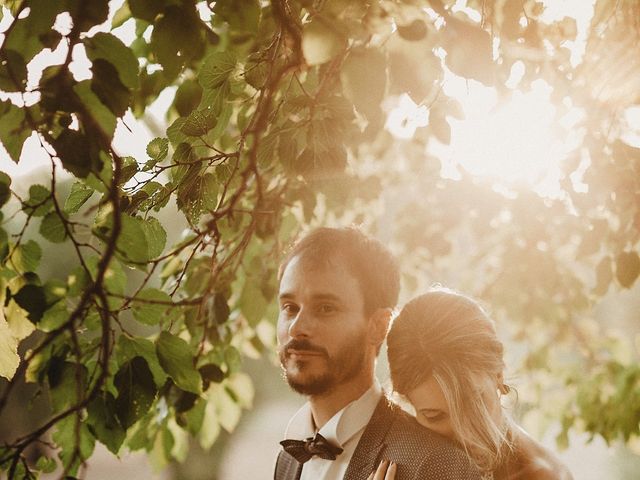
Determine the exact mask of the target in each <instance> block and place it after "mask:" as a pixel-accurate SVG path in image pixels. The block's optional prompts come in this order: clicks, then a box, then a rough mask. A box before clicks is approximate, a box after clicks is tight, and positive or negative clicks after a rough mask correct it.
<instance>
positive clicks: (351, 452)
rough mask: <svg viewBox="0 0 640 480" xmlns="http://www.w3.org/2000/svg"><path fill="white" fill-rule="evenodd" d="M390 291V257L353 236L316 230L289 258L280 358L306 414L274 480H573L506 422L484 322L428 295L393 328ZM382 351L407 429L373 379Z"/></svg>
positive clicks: (394, 285)
mask: <svg viewBox="0 0 640 480" xmlns="http://www.w3.org/2000/svg"><path fill="white" fill-rule="evenodd" d="M399 289H400V275H399V271H398V267H397V264H396V261H395V259H394V258H393V256H392V255H391V253H390V252H389V251H388V249H387V248H386V247H385V246H384V245H382V244H381V243H380V242H378V241H377V240H375V239H372V238H370V237H367V236H365V235H364V234H363V233H361V232H360V231H358V230H357V229H353V228H342V229H334V228H320V229H317V230H315V231H313V232H311V233H310V234H309V235H307V236H306V237H305V238H303V239H302V240H301V241H299V242H298V243H297V244H296V245H294V247H293V248H292V250H291V252H290V253H289V254H288V256H287V257H286V258H285V260H284V262H283V264H282V265H281V268H280V289H279V306H280V308H279V312H280V313H279V317H278V350H279V356H280V362H281V364H282V368H283V371H284V375H285V378H286V380H287V382H288V384H289V385H290V386H291V388H293V389H294V390H295V391H296V392H298V393H301V394H303V395H305V396H307V398H308V402H307V403H306V404H305V405H304V406H303V407H302V408H301V409H300V410H299V411H298V412H297V413H296V414H295V415H294V416H293V418H292V419H291V421H290V422H289V425H288V427H287V430H286V433H285V440H283V441H282V442H281V444H282V450H281V451H280V453H279V455H278V458H277V462H276V467H275V475H274V478H275V480H298V479H300V480H329V479H342V478H344V479H347V480H394V479H395V480H409V479H413V480H423V479H424V480H429V479H431V480H449V479H469V480H471V479H494V480H501V479H509V480H515V479H522V480H531V479H535V480H538V479H541V480H546V479H561V480H564V479H570V478H571V475H570V473H569V472H568V471H567V470H566V468H565V467H564V466H563V465H562V464H561V463H560V462H559V461H558V460H557V458H556V457H555V456H554V455H553V453H551V452H550V451H548V450H546V449H545V448H544V447H542V446H541V445H540V444H539V443H537V442H536V441H535V440H533V439H532V438H531V437H529V436H528V435H527V434H526V432H524V430H522V429H521V428H520V427H518V426H517V425H516V424H515V423H513V422H512V421H511V420H510V419H509V418H508V417H507V416H506V415H505V414H504V412H503V410H502V407H501V404H500V396H501V395H504V394H506V393H508V391H509V387H508V386H506V385H505V383H504V380H503V376H502V372H503V368H504V364H503V361H502V344H501V343H500V341H499V340H498V339H497V337H496V333H495V330H494V327H493V323H492V321H491V320H490V319H489V317H488V316H487V315H486V314H485V312H484V311H483V310H482V308H481V307H480V306H479V305H478V304H477V303H476V302H474V301H473V300H472V299H470V298H468V297H465V296H463V295H459V294H457V293H453V292H449V291H446V290H437V291H431V292H428V293H426V294H424V295H421V296H419V297H417V298H415V299H413V300H412V301H410V302H409V303H408V304H407V305H406V306H405V307H404V308H403V309H402V311H401V312H400V314H399V315H398V317H397V318H396V319H395V320H394V321H393V324H392V325H391V327H389V325H390V323H391V316H392V311H393V309H394V307H395V306H396V303H397V300H398V293H399ZM387 333H388V335H387ZM385 338H386V339H387V347H388V357H389V366H390V372H391V381H392V384H393V390H394V391H395V392H396V393H397V394H399V395H400V396H401V397H402V398H404V400H406V401H407V402H408V403H409V404H411V405H412V407H413V409H414V411H415V417H414V416H411V415H409V414H407V413H405V412H404V411H403V410H402V409H400V407H399V406H397V405H396V404H394V403H393V402H392V401H391V400H389V399H388V398H387V396H386V395H385V393H384V392H383V391H382V389H381V387H380V385H379V384H378V382H377V380H376V379H375V374H374V370H375V363H376V358H377V355H378V352H379V350H380V347H381V345H382V343H383V342H384V340H385Z"/></svg>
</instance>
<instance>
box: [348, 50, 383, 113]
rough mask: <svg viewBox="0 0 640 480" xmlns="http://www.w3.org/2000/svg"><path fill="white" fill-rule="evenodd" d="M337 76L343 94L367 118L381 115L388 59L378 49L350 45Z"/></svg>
mask: <svg viewBox="0 0 640 480" xmlns="http://www.w3.org/2000/svg"><path fill="white" fill-rule="evenodd" d="M340 79H341V81H342V86H343V90H344V94H345V96H346V97H347V98H348V99H350V100H351V101H352V102H353V104H354V105H355V107H356V109H357V110H358V111H359V112H360V113H362V114H364V115H365V116H366V117H367V119H369V120H370V121H371V120H372V119H373V118H374V117H379V116H381V115H382V111H381V108H380V104H381V103H382V99H383V98H384V94H385V90H386V86H387V63H386V59H385V56H384V54H383V53H381V52H380V50H379V49H373V48H356V49H353V50H352V51H351V52H350V53H349V55H348V56H347V58H346V59H345V61H344V65H343V67H342V71H341V73H340Z"/></svg>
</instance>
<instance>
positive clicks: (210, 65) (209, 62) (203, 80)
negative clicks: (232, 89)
mask: <svg viewBox="0 0 640 480" xmlns="http://www.w3.org/2000/svg"><path fill="white" fill-rule="evenodd" d="M235 67H236V57H235V55H234V54H233V53H231V52H228V51H224V52H216V53H212V54H211V55H209V56H208V57H207V58H206V59H205V61H204V64H203V65H202V68H201V69H200V74H199V75H198V81H199V82H200V85H202V86H203V87H204V88H206V89H215V88H218V87H219V86H221V85H222V84H223V83H224V82H225V81H226V80H227V79H228V78H229V76H230V75H231V73H232V72H233V70H234V69H235Z"/></svg>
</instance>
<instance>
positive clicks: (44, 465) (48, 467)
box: [36, 456, 58, 473]
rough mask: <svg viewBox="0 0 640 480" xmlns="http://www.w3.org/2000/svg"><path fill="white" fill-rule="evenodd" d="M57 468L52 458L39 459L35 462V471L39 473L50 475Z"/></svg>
mask: <svg viewBox="0 0 640 480" xmlns="http://www.w3.org/2000/svg"><path fill="white" fill-rule="evenodd" d="M56 468H58V464H57V463H56V461H55V460H54V459H53V458H50V457H45V456H43V457H40V458H39V459H38V461H37V462H36V469H37V470H39V471H41V472H42V473H52V472H54V471H55V470H56Z"/></svg>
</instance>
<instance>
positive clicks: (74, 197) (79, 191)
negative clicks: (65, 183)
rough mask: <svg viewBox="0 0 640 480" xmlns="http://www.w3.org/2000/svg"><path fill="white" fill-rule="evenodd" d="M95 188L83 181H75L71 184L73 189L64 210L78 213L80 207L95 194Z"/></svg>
mask: <svg viewBox="0 0 640 480" xmlns="http://www.w3.org/2000/svg"><path fill="white" fill-rule="evenodd" d="M93 192H94V190H93V188H91V187H89V186H87V185H85V184H84V183H82V182H74V184H73V185H72V186H71V191H70V192H69V196H68V197H67V200H66V201H65V202H64V211H65V212H66V213H69V214H71V213H76V212H77V211H78V210H80V207H82V205H84V204H85V202H86V201H87V200H89V198H91V195H93Z"/></svg>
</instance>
